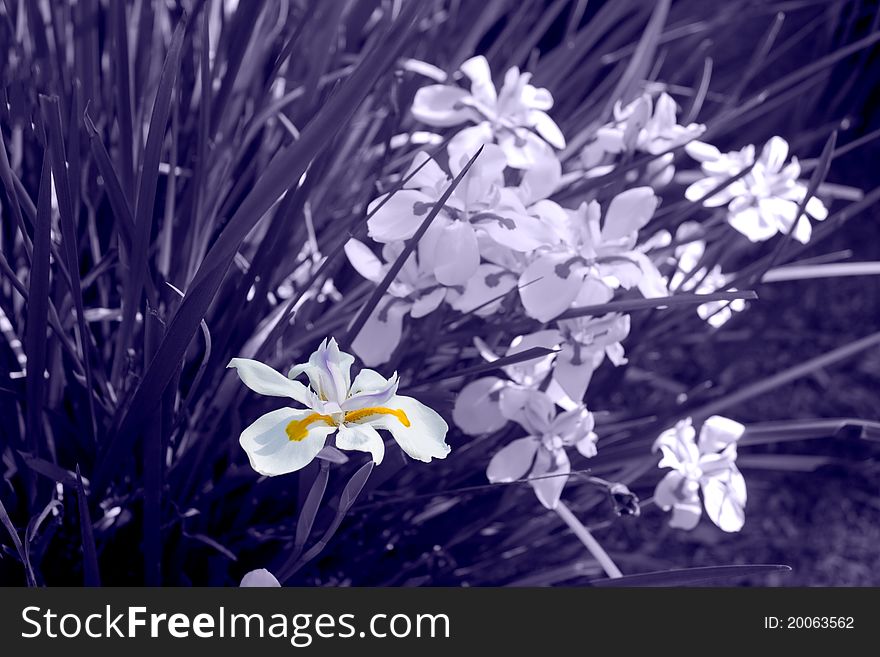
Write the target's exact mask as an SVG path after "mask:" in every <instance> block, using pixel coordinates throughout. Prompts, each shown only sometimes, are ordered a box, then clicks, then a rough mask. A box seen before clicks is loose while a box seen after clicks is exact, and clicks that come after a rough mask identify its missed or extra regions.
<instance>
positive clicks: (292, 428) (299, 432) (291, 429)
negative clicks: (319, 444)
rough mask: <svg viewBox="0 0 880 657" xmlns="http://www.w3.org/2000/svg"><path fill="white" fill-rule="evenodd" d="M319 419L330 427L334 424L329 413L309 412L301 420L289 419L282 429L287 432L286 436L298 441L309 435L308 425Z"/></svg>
mask: <svg viewBox="0 0 880 657" xmlns="http://www.w3.org/2000/svg"><path fill="white" fill-rule="evenodd" d="M319 421H320V422H325V423H326V424H327V425H329V426H331V427H333V426H336V423H335V422H334V421H333V418H332V417H330V416H329V415H321V414H320V413H311V414H310V415H306V416H305V417H304V418H303V419H302V420H291V422H290V424H288V425H287V427H286V428H285V429H284V430H285V431H286V432H287V437H288V438H290V440H292V441H293V442H295V443H298V442H299V441H301V440H303V439H304V438H305V437H306V436H307V435H309V425H311V424H314V423H315V422H319Z"/></svg>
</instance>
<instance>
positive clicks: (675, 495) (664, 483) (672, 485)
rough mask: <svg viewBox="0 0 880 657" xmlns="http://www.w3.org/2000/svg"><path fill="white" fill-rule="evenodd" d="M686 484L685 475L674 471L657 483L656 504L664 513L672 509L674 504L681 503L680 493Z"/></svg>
mask: <svg viewBox="0 0 880 657" xmlns="http://www.w3.org/2000/svg"><path fill="white" fill-rule="evenodd" d="M683 482H684V475H682V474H681V473H680V472H677V471H675V470H672V471H670V472H667V473H666V475H665V476H664V477H663V479H661V480H660V481H659V482H658V483H657V487H656V488H655V489H654V502H655V503H656V504H657V506H659V507H660V508H661V509H663V510H664V511H668V510H669V509H671V508H672V505H673V504H677V503H678V502H680V501H681V495H680V492H679V491H681V490H682V488H681V487H682V484H683Z"/></svg>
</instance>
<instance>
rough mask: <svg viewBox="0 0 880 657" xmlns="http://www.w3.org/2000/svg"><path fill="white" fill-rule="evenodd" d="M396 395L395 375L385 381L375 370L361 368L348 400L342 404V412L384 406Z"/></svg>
mask: <svg viewBox="0 0 880 657" xmlns="http://www.w3.org/2000/svg"><path fill="white" fill-rule="evenodd" d="M396 394H397V374H396V373H395V375H394V376H392V377H391V378H390V379H386V378H385V377H384V376H382V375H381V374H379V373H378V372H377V371H376V370H371V369H369V368H366V367H365V368H363V369H362V370H361V371H360V372H358V375H357V376H356V377H355V379H354V381H353V382H352V384H351V391H350V392H349V398H348V399H346V400H345V401H344V402H343V403H342V404H341V407H342V410H343V411H350V410H353V409H356V408H363V407H365V406H384V405H385V404H386V403H387V402H388V400H389V399H391V398H392V397H394V395H396Z"/></svg>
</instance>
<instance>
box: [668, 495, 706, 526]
mask: <svg viewBox="0 0 880 657" xmlns="http://www.w3.org/2000/svg"><path fill="white" fill-rule="evenodd" d="M702 515H703V510H702V508H701V507H700V501H699V500H698V499H696V500H693V499H691V500H687V501H685V502H679V503H678V504H676V505H675V506H673V507H672V517H671V518H670V519H669V526H670V527H674V528H676V529H684V530H686V531H690V530H691V529H693V528H694V527H696V526H697V524H698V523H699V522H700V517H701V516H702Z"/></svg>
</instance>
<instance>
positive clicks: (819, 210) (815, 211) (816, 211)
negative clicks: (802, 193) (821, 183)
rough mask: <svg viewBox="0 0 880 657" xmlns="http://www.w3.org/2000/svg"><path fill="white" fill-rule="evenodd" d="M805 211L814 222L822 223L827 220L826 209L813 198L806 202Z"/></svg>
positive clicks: (817, 199)
mask: <svg viewBox="0 0 880 657" xmlns="http://www.w3.org/2000/svg"><path fill="white" fill-rule="evenodd" d="M806 211H807V214H808V215H810V216H811V217H812V218H813V219H815V220H816V221H823V220H824V219H827V218H828V208H826V207H825V204H824V203H823V202H822V200H821V199H819V198H817V197H815V196H811V197H810V200H809V201H807V207H806Z"/></svg>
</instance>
